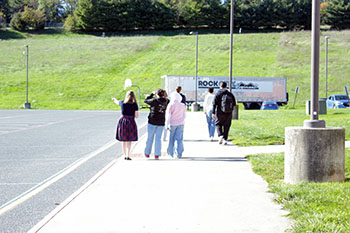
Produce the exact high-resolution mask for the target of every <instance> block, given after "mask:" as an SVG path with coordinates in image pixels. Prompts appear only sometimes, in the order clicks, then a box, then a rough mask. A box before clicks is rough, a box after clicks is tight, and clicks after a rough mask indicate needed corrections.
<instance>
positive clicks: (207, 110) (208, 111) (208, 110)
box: [203, 87, 215, 141]
mask: <svg viewBox="0 0 350 233" xmlns="http://www.w3.org/2000/svg"><path fill="white" fill-rule="evenodd" d="M214 97H215V95H214V88H212V87H209V88H208V93H207V94H206V95H205V97H204V103H203V110H204V114H205V116H206V118H207V123H208V131H209V138H210V140H211V141H213V140H214V133H215V120H214V119H213V116H212V115H213V100H214Z"/></svg>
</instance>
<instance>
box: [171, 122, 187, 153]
mask: <svg viewBox="0 0 350 233" xmlns="http://www.w3.org/2000/svg"><path fill="white" fill-rule="evenodd" d="M183 139H184V125H177V126H170V136H169V145H168V150H167V153H168V155H170V156H171V157H174V153H175V155H176V156H177V157H178V158H181V157H182V152H184V143H183ZM175 141H176V144H177V145H176V148H175Z"/></svg>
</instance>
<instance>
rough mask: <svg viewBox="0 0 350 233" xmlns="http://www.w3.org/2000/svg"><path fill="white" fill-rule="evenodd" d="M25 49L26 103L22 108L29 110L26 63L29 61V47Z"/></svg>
mask: <svg viewBox="0 0 350 233" xmlns="http://www.w3.org/2000/svg"><path fill="white" fill-rule="evenodd" d="M24 47H26V52H25V53H26V57H27V81H26V102H25V103H24V108H28V109H29V108H31V106H30V103H29V102H28V61H29V58H28V57H29V46H28V45H25V46H24Z"/></svg>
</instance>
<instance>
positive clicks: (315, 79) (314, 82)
mask: <svg viewBox="0 0 350 233" xmlns="http://www.w3.org/2000/svg"><path fill="white" fill-rule="evenodd" d="M319 65H320V0H312V51H311V108H310V110H311V111H310V113H311V114H310V120H305V121H304V126H305V127H311V128H325V127H326V122H325V121H324V120H319V119H318V114H319V106H318V99H319Z"/></svg>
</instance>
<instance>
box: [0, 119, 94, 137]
mask: <svg viewBox="0 0 350 233" xmlns="http://www.w3.org/2000/svg"><path fill="white" fill-rule="evenodd" d="M90 117H94V116H86V117H77V118H70V119H67V120H61V121H54V122H50V123H47V124H43V125H34V126H31V127H28V128H23V129H18V130H13V131H8V132H5V133H0V135H3V134H10V133H17V132H22V131H25V130H29V129H37V128H41V127H45V126H50V125H56V124H60V123H66V122H69V121H74V120H81V119H85V118H90Z"/></svg>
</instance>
